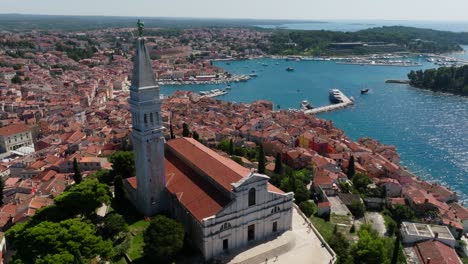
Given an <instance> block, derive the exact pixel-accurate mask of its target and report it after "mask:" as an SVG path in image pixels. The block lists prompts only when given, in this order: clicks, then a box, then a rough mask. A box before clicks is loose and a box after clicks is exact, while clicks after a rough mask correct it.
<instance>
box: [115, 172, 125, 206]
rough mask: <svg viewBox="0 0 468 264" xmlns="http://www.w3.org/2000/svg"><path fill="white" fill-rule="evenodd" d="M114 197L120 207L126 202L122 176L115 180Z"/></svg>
mask: <svg viewBox="0 0 468 264" xmlns="http://www.w3.org/2000/svg"><path fill="white" fill-rule="evenodd" d="M114 195H115V201H116V202H117V204H118V205H123V203H124V201H125V200H126V199H127V196H126V194H125V189H124V185H123V179H122V176H117V177H115V179H114Z"/></svg>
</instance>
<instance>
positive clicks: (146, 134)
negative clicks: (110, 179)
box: [128, 22, 167, 216]
mask: <svg viewBox="0 0 468 264" xmlns="http://www.w3.org/2000/svg"><path fill="white" fill-rule="evenodd" d="M139 23H140V22H139ZM139 26H140V25H139ZM141 29H142V28H141ZM139 31H140V28H139ZM141 35H142V34H141V33H140V37H139V38H138V39H137V41H136V55H135V58H134V64H133V78H132V84H131V87H130V98H129V99H128V103H129V105H130V111H131V113H132V124H133V131H132V139H133V147H134V152H135V167H136V178H137V189H136V192H137V193H136V198H137V200H136V201H135V202H136V204H135V205H136V207H137V208H138V210H139V211H140V212H141V213H143V214H144V215H145V216H152V215H154V214H156V213H158V212H160V211H162V210H164V209H166V206H167V203H166V202H167V201H166V198H165V197H166V195H165V191H166V190H165V188H166V177H165V167H164V160H165V159H164V144H165V139H164V133H163V130H164V127H163V126H162V123H161V99H160V97H159V86H158V85H157V84H156V81H155V76H154V72H153V69H152V66H151V60H150V57H149V54H148V50H147V49H146V45H145V39H144V38H143V37H142V36H141Z"/></svg>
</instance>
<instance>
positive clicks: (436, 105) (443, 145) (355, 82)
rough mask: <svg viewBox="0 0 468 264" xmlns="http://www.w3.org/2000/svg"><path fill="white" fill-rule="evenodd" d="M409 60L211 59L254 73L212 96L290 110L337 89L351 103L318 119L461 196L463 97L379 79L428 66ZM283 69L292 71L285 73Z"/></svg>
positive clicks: (466, 158)
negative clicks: (392, 151) (391, 151)
mask: <svg viewBox="0 0 468 264" xmlns="http://www.w3.org/2000/svg"><path fill="white" fill-rule="evenodd" d="M460 56H463V55H460ZM412 60H413V61H414V62H417V63H420V64H422V66H417V67H398V66H370V65H369V66H360V65H346V64H336V63H335V62H333V61H285V60H275V59H258V60H246V61H231V62H229V64H228V63H226V62H216V65H218V66H220V67H222V68H224V69H226V70H227V71H229V72H231V73H235V74H249V73H251V72H252V71H255V72H256V73H257V74H258V77H255V78H253V79H251V80H250V81H248V82H241V83H232V90H229V91H228V92H229V93H228V94H226V95H223V96H220V97H217V98H218V99H221V100H227V101H233V102H252V101H254V100H258V99H266V100H270V101H273V103H274V105H275V108H278V107H279V108H280V109H288V108H295V109H298V108H299V106H300V102H301V101H302V100H308V101H309V102H310V103H311V104H312V105H314V106H316V107H317V106H323V105H327V104H329V101H328V91H329V89H331V88H337V89H340V90H341V91H342V92H343V93H344V94H346V95H347V96H348V97H351V96H352V97H354V99H355V103H354V105H353V106H351V107H348V108H344V109H340V110H336V111H333V112H327V113H323V114H319V115H318V116H319V117H321V118H325V119H330V120H333V122H334V123H335V125H336V126H337V127H338V128H340V129H342V130H344V131H345V133H346V134H347V135H348V136H349V137H350V138H352V139H353V140H357V139H358V138H361V137H371V138H375V139H377V140H379V141H380V142H382V143H384V144H389V145H394V146H396V148H397V150H398V152H399V154H400V155H401V160H402V162H401V164H402V166H406V167H407V168H408V169H409V170H411V171H412V172H413V173H415V174H416V175H418V176H419V177H421V178H422V179H425V180H428V181H435V182H439V183H442V184H444V185H446V186H449V187H450V188H451V189H453V190H456V191H457V192H458V193H459V194H460V198H461V199H462V200H466V199H467V198H468V97H461V96H455V95H449V94H443V93H434V92H431V91H426V90H421V89H416V88H412V87H409V86H408V85H402V84H387V83H385V80H387V79H406V75H407V73H408V72H409V71H410V70H415V69H421V68H431V67H434V65H433V64H430V63H428V62H426V60H425V59H424V58H420V57H417V58H412ZM262 64H266V65H267V66H264V65H262ZM287 67H292V68H294V71H292V72H288V71H286V70H285V69H286V68H287ZM225 86H226V85H225V84H220V85H185V86H163V87H162V88H161V89H162V92H163V93H164V94H172V93H173V92H174V91H176V90H190V91H196V92H198V91H206V90H211V89H223V88H224V87H225ZM363 88H368V89H369V93H368V94H366V95H361V94H360V90H361V89H363Z"/></svg>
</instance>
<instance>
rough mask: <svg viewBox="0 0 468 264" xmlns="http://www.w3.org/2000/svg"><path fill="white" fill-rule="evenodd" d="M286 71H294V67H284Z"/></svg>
mask: <svg viewBox="0 0 468 264" xmlns="http://www.w3.org/2000/svg"><path fill="white" fill-rule="evenodd" d="M286 71H288V72H292V71H294V68H291V67H287V68H286Z"/></svg>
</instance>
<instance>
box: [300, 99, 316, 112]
mask: <svg viewBox="0 0 468 264" xmlns="http://www.w3.org/2000/svg"><path fill="white" fill-rule="evenodd" d="M313 108H314V107H313V106H312V105H311V104H310V103H309V102H308V101H307V100H304V101H302V102H301V110H310V109H313Z"/></svg>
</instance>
